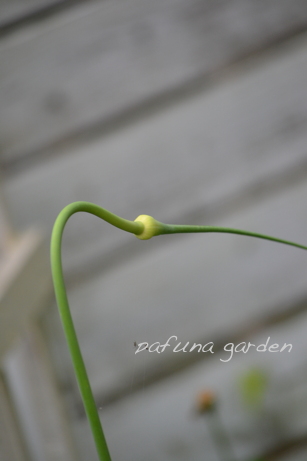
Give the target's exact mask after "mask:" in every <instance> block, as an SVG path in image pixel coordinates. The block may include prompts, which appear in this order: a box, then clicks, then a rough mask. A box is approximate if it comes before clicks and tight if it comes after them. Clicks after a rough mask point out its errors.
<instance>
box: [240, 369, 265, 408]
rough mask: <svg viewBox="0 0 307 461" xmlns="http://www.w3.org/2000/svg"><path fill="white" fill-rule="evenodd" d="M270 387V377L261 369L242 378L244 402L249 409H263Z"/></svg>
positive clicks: (247, 373)
mask: <svg viewBox="0 0 307 461" xmlns="http://www.w3.org/2000/svg"><path fill="white" fill-rule="evenodd" d="M267 387H268V376H267V374H266V373H265V372H264V371H263V370H260V369H256V368H254V369H251V370H249V371H248V372H246V373H245V374H244V375H242V376H241V377H240V390H241V393H242V398H243V401H244V403H245V404H246V405H248V406H249V407H253V408H257V407H262V406H263V404H264V397H265V393H266V390H267Z"/></svg>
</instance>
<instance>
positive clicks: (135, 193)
mask: <svg viewBox="0 0 307 461" xmlns="http://www.w3.org/2000/svg"><path fill="white" fill-rule="evenodd" d="M306 74H307V52H306V38H304V39H302V40H295V41H294V42H293V43H291V45H290V44H289V45H288V47H287V48H286V49H284V50H282V51H280V52H279V53H278V54H277V55H274V56H270V57H268V58H267V59H265V60H259V61H258V60H257V61H256V62H253V63H250V64H249V66H247V67H244V66H243V67H242V69H241V72H239V73H238V74H234V75H232V77H231V78H228V79H226V80H225V81H224V82H220V84H219V85H216V86H215V87H214V88H212V89H211V90H210V91H209V90H208V91H204V92H202V93H200V94H198V95H195V97H194V98H190V99H189V100H188V101H185V102H182V103H181V104H178V105H176V106H174V107H170V108H168V109H167V110H165V111H164V112H163V113H157V114H155V115H153V116H152V117H148V118H145V119H144V120H143V121H142V122H140V123H139V124H136V125H135V126H131V127H127V128H126V129H122V130H121V131H120V132H117V133H113V134H112V135H110V136H108V137H105V138H102V139H99V140H97V141H94V142H92V143H89V142H88V143H86V144H85V145H81V146H79V147H78V148H76V149H73V150H71V149H67V150H65V149H64V148H63V151H62V154H61V155H59V156H58V157H57V158H56V159H54V161H52V162H46V163H44V164H41V165H37V166H36V167H33V168H32V169H31V170H27V171H25V172H23V173H20V174H19V175H17V176H15V177H12V178H5V182H4V192H5V194H6V198H7V201H8V205H9V207H10V210H11V216H12V219H13V222H14V224H15V226H16V227H17V228H27V227H29V226H30V225H32V224H33V223H37V224H38V225H43V226H45V228H46V229H47V232H48V234H50V232H51V228H52V225H53V222H54V220H55V218H56V216H57V214H58V213H59V212H60V210H61V209H62V208H63V207H64V206H65V205H67V204H68V203H70V202H73V201H75V200H88V201H91V202H94V203H98V204H100V205H101V206H103V207H105V208H107V209H109V210H110V211H112V212H114V213H117V214H118V215H120V216H122V217H124V218H127V219H131V220H133V219H135V218H136V217H137V216H138V215H139V214H144V213H145V214H149V215H152V216H154V217H155V218H156V219H158V220H160V221H162V222H163V221H164V222H177V223H183V222H190V223H193V222H195V224H200V223H203V224H214V223H215V222H217V219H219V218H220V216H222V215H224V213H225V212H226V213H227V212H229V211H231V210H233V209H234V208H236V207H238V206H243V205H245V206H246V205H248V204H250V203H253V201H257V200H260V199H263V198H264V197H265V196H266V195H270V194H271V193H272V192H274V191H275V192H276V190H282V189H283V187H284V186H285V185H287V184H288V182H290V183H291V182H292V183H295V182H297V181H298V180H299V179H300V180H304V178H305V174H306V171H307V167H306V162H307V151H306V145H307V129H306V128H307V109H306V104H305V98H304V97H302V95H305V94H306V93H307V80H306V78H305V75H306ZM278 178H280V179H278ZM275 183H276V187H275ZM245 196H247V199H246V200H247V201H246V202H245V201H244V200H245ZM217 212H218V213H217ZM137 243H138V242H137V240H136V239H135V238H133V237H132V238H131V236H129V235H127V234H125V233H124V232H122V231H119V230H117V229H113V228H111V226H109V225H107V224H104V223H102V222H101V221H100V220H98V219H97V218H95V217H91V216H89V215H85V214H80V215H78V216H74V217H73V218H71V220H70V221H69V223H68V225H67V229H66V230H65V234H64V241H63V248H64V250H63V251H64V265H65V268H66V269H67V270H68V271H71V270H74V271H78V270H80V271H82V268H83V267H85V269H84V274H86V272H87V270H88V265H87V263H89V264H90V262H91V261H94V262H95V264H96V263H97V265H98V267H100V268H103V267H106V266H104V264H105V265H107V267H108V265H109V264H110V262H111V263H113V262H114V261H116V260H117V259H118V258H121V255H122V254H124V255H125V252H127V255H128V256H129V257H132V256H133V252H134V251H137V248H139V246H138V245H137ZM152 245H153V243H152V242H151V241H149V242H148V243H146V247H147V248H151V247H152ZM130 248H131V250H130ZM128 256H127V257H128ZM104 261H106V262H104ZM84 274H83V275H84Z"/></svg>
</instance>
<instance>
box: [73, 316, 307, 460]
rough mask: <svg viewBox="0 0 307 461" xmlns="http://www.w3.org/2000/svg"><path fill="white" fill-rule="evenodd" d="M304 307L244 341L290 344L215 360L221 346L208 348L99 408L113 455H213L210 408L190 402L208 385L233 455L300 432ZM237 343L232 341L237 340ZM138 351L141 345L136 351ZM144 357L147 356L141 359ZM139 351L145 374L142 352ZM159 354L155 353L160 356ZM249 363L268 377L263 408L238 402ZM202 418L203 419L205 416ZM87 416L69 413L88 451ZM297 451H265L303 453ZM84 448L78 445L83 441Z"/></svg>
mask: <svg viewBox="0 0 307 461" xmlns="http://www.w3.org/2000/svg"><path fill="white" fill-rule="evenodd" d="M306 325H307V316H306V313H304V314H303V315H301V316H299V318H296V319H294V320H293V321H291V322H288V323H287V324H284V325H282V326H281V325H278V327H276V328H270V329H268V330H265V331H263V332H262V333H261V334H260V335H256V336H255V335H249V336H248V338H245V341H247V342H248V341H250V342H251V343H253V344H256V345H260V344H264V343H266V341H267V338H268V337H270V341H271V342H270V344H273V343H279V344H284V342H285V341H286V342H288V343H292V345H293V349H292V351H291V352H290V353H288V352H282V353H270V352H268V351H267V352H257V351H256V350H255V349H253V350H250V351H249V352H248V353H247V354H244V353H242V352H241V353H235V354H234V356H233V358H232V359H231V361H229V362H227V363H226V362H224V363H223V362H222V361H221V360H220V359H226V357H229V354H228V353H226V352H225V351H223V352H221V353H217V354H215V355H212V358H211V359H210V360H208V361H207V362H206V363H203V364H198V365H197V366H194V367H191V368H190V369H188V370H186V371H184V372H182V373H177V374H176V376H173V377H171V378H169V379H168V380H166V381H164V382H160V383H159V384H157V385H154V386H152V387H150V388H144V389H143V390H142V391H141V392H139V393H138V394H137V395H134V396H133V397H130V398H129V399H125V400H122V401H120V402H118V403H117V404H116V405H112V406H110V407H108V408H102V409H101V410H100V414H101V419H102V422H103V425H104V431H105V434H106V438H107V441H108V443H109V448H110V452H111V455H112V456H113V457H114V458H115V459H119V460H120V459H127V460H128V461H132V460H133V461H141V460H143V459H145V458H146V459H148V460H150V461H154V460H157V459H163V460H166V461H173V460H176V459H193V460H195V461H200V460H203V459H204V453H205V454H206V459H208V460H218V459H219V458H218V456H217V452H216V449H215V444H214V441H213V440H212V438H211V435H210V430H209V426H208V420H209V419H210V415H208V416H207V418H206V416H205V415H204V416H199V415H197V414H196V412H195V402H196V398H197V396H198V394H199V392H201V391H203V390H211V391H213V392H214V393H215V394H216V395H217V398H218V411H219V414H220V418H221V420H222V422H223V425H224V427H225V429H226V431H227V433H228V434H229V436H230V438H231V441H232V444H233V448H234V451H235V454H236V457H237V459H253V458H255V457H256V456H260V455H261V454H263V453H266V452H274V451H275V448H276V447H278V446H281V445H284V444H286V443H287V441H290V440H292V439H294V440H295V439H296V438H297V437H301V438H303V437H304V435H306V424H307V417H306V415H307V407H306V396H307V390H306V385H305V381H306V360H305V350H306V346H307V341H306V334H305V332H306ZM237 344H238V343H237ZM143 354H145V352H143ZM146 357H147V358H146ZM146 357H145V355H144V357H143V359H144V360H143V372H144V373H146V370H147V366H148V355H147V356H146ZM160 359H161V358H160ZM252 370H257V371H259V370H260V371H261V373H263V374H264V376H265V378H266V380H267V387H266V390H265V394H264V399H265V400H264V401H265V404H264V407H261V406H260V407H258V408H256V409H255V408H252V407H249V406H248V405H247V404H246V403H244V399H243V396H242V390H241V389H242V387H241V386H242V384H241V383H242V378H243V376H246V374H247V373H248V372H250V371H252ZM206 420H207V421H206ZM87 425H88V423H87V421H86V420H85V419H84V420H83V421H82V420H80V419H79V420H75V424H74V426H75V431H76V433H77V435H78V437H77V440H78V443H79V444H80V450H81V452H82V446H83V445H84V446H85V447H86V450H87V455H89V453H91V451H93V452H94V448H93V443H92V442H91V439H90V434H88V430H87V427H86V426H87ZM301 448H303V450H301V453H299V454H298V453H296V450H295V447H293V451H289V453H288V456H285V455H284V456H283V457H282V456H280V457H276V458H273V457H272V458H265V459H272V460H273V459H275V460H283V461H286V460H292V459H295V460H296V459H297V460H303V459H305V458H304V457H303V455H305V456H306V446H305V449H304V447H301ZM83 450H84V447H83Z"/></svg>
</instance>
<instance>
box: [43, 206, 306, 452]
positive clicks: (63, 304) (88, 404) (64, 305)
mask: <svg viewBox="0 0 307 461" xmlns="http://www.w3.org/2000/svg"><path fill="white" fill-rule="evenodd" d="M79 211H83V212H86V213H90V214H93V215H95V216H97V217H99V218H101V219H103V220H104V221H106V222H108V223H110V224H112V225H113V226H115V227H118V228H119V229H122V230H124V231H126V232H130V233H132V234H135V235H136V236H141V234H142V235H144V230H145V227H146V226H145V225H144V223H143V222H141V221H138V220H135V221H128V220H126V219H123V218H120V217H119V216H116V215H115V214H113V213H111V212H109V211H107V210H105V209H104V208H101V207H100V206H98V205H95V204H93V203H88V202H74V203H71V204H70V205H67V206H66V207H65V208H64V209H63V210H62V211H61V212H60V214H59V215H58V217H57V219H56V221H55V224H54V227H53V231H52V236H51V271H52V277H53V284H54V290H55V295H56V300H57V304H58V308H59V313H60V317H61V320H62V324H63V329H64V333H65V336H66V341H67V343H68V347H69V351H70V354H71V358H72V362H73V366H74V370H75V374H76V378H77V382H78V385H79V389H80V393H81V397H82V400H83V404H84V407H85V412H86V414H87V417H88V420H89V423H90V426H91V429H92V434H93V437H94V441H95V444H96V448H97V452H98V456H99V460H100V461H111V458H110V454H109V450H108V447H107V444H106V440H105V437H104V433H103V430H102V426H101V422H100V419H99V416H98V412H97V408H96V404H95V401H94V397H93V393H92V390H91V386H90V383H89V379H88V376H87V372H86V368H85V365H84V361H83V358H82V355H81V351H80V346H79V343H78V339H77V335H76V331H75V328H74V324H73V321H72V317H71V313H70V309H69V304H68V299H67V294H66V288H65V282H64V276H63V268H62V257H61V245H62V235H63V231H64V227H65V224H66V222H67V220H68V219H69V217H70V216H72V215H73V214H74V213H77V212H79ZM137 219H138V218H137ZM149 222H150V224H149V225H147V227H149V230H150V232H149V234H148V235H150V237H151V236H154V235H163V234H177V233H194V232H202V233H204V232H223V233H227V234H239V235H245V236H250V237H257V238H261V239H265V240H271V241H275V242H279V243H284V244H286V245H292V246H295V247H298V248H303V249H304V250H307V247H306V246H304V245H300V244H298V243H294V242H289V241H287V240H282V239H279V238H275V237H270V236H268V235H263V234H257V233H254V232H248V231H243V230H238V229H231V228H226V227H212V226H185V225H171V224H163V223H160V222H158V221H155V220H154V219H153V218H150V220H149ZM150 237H146V238H150Z"/></svg>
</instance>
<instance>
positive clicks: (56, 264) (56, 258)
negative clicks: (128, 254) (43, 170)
mask: <svg viewBox="0 0 307 461" xmlns="http://www.w3.org/2000/svg"><path fill="white" fill-rule="evenodd" d="M78 211H85V212H87V213H91V214H94V215H95V216H98V217H99V218H101V219H103V220H105V221H107V222H109V223H110V224H112V225H113V226H116V227H118V228H119V229H123V230H125V231H127V232H132V233H134V234H139V233H141V232H142V231H143V225H142V224H141V223H137V222H132V221H127V220H125V219H122V218H119V217H118V216H116V215H114V214H112V213H110V212H109V211H107V210H105V209H103V208H101V207H99V206H97V205H94V204H91V203H87V202H75V203H71V204H70V205H68V206H67V207H65V208H64V209H63V210H62V211H61V213H60V214H59V216H58V217H57V219H56V222H55V224H54V227H53V231H52V237H51V269H52V277H53V283H54V290H55V295H56V300H57V304H58V308H59V312H60V317H61V320H62V324H63V328H64V332H65V336H66V340H67V343H68V347H69V350H70V354H71V358H72V362H73V366H74V370H75V373H76V378H77V381H78V385H79V389H80V393H81V396H82V400H83V404H84V407H85V411H86V414H87V417H88V420H89V422H90V426H91V429H92V434H93V437H94V441H95V444H96V448H97V452H98V456H99V459H100V461H111V457H110V454H109V450H108V447H107V444H106V440H105V437H104V433H103V430H102V426H101V423H100V419H99V416H98V412H97V408H96V404H95V401H94V397H93V393H92V390H91V386H90V383H89V379H88V376H87V372H86V368H85V365H84V361H83V358H82V355H81V351H80V347H79V343H78V339H77V335H76V331H75V328H74V324H73V321H72V317H71V313H70V309H69V304H68V299H67V294H66V289H65V283H64V277H63V269H62V258H61V243H62V235H63V230H64V227H65V224H66V222H67V220H68V218H69V217H70V216H71V215H73V214H74V213H77V212H78Z"/></svg>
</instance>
